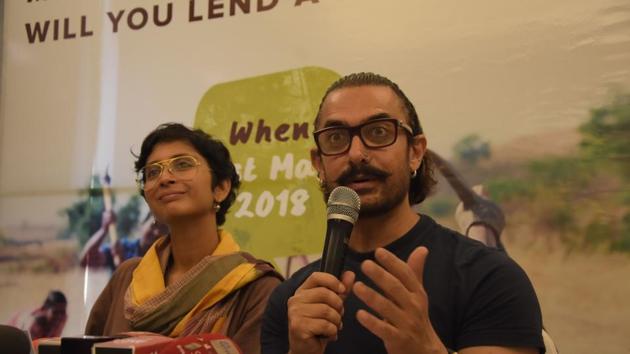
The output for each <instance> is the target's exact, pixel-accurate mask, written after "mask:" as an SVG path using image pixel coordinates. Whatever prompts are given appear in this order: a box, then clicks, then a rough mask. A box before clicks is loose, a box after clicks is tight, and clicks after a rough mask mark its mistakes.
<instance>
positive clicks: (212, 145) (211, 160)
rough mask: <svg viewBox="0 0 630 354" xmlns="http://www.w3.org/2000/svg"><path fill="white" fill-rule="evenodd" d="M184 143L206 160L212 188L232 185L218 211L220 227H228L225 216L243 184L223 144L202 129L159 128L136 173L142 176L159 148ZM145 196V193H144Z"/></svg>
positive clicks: (145, 144) (146, 145) (145, 146)
mask: <svg viewBox="0 0 630 354" xmlns="http://www.w3.org/2000/svg"><path fill="white" fill-rule="evenodd" d="M173 141H184V142H187V143H189V144H190V145H192V146H193V147H194V148H195V150H197V152H198V153H199V154H200V155H201V156H203V157H204V159H206V162H207V163H208V166H210V170H211V173H212V186H211V187H212V188H214V187H216V186H217V185H218V184H219V182H223V181H230V182H231V189H230V192H229V193H228V195H227V197H226V198H225V199H224V200H223V201H222V202H221V203H220V205H221V208H220V209H219V211H217V225H219V226H220V225H223V224H224V223H225V214H226V213H227V212H228V210H229V209H230V206H231V205H232V203H234V200H236V193H237V191H238V187H239V186H240V184H241V182H240V179H239V176H238V174H237V173H236V167H234V163H233V162H232V158H231V157H230V152H229V151H228V149H227V148H226V147H225V145H223V143H222V142H221V141H219V140H218V139H216V138H214V137H212V136H211V135H209V134H207V133H206V132H204V131H203V130H200V129H190V128H188V127H186V126H184V125H183V124H180V123H165V124H161V125H159V126H158V127H157V128H155V130H153V131H152V132H151V133H149V135H147V137H146V138H144V141H143V142H142V147H141V148H140V155H138V156H137V160H136V162H135V170H136V172H139V171H140V169H142V168H143V167H144V166H145V165H146V163H147V159H148V158H149V155H150V154H151V152H153V149H154V148H155V146H156V145H157V144H160V143H166V142H173ZM140 194H142V196H144V191H142V190H141V191H140Z"/></svg>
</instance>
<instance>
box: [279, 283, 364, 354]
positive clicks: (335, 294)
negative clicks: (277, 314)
mask: <svg viewBox="0 0 630 354" xmlns="http://www.w3.org/2000/svg"><path fill="white" fill-rule="evenodd" d="M353 283H354V273H352V272H349V271H346V272H344V273H343V275H342V276H341V281H340V280H339V279H337V278H336V277H335V276H333V275H331V274H327V273H322V272H315V273H313V274H311V275H310V276H309V277H308V278H307V279H306V281H305V282H304V283H302V285H301V286H300V287H299V288H298V289H297V290H296V291H295V294H294V295H293V296H292V297H291V298H289V301H288V303H287V305H288V310H287V313H288V319H289V348H290V350H289V353H291V354H322V353H323V352H324V350H325V349H326V345H327V344H328V342H329V341H331V340H335V339H336V338H337V332H338V331H339V329H341V326H342V323H341V318H342V316H343V301H344V299H345V297H346V295H347V294H348V293H349V291H350V289H352V284H353Z"/></svg>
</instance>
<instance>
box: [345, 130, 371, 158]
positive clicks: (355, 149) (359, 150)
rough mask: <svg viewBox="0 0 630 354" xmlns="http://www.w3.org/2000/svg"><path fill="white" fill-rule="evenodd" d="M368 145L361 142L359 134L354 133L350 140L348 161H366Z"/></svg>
mask: <svg viewBox="0 0 630 354" xmlns="http://www.w3.org/2000/svg"><path fill="white" fill-rule="evenodd" d="M367 150H368V147H367V146H365V144H363V141H361V138H360V137H359V135H355V136H353V137H352V139H351V140H350V149H349V150H348V157H349V158H350V161H352V162H355V163H361V162H366V161H367V160H368V151H367Z"/></svg>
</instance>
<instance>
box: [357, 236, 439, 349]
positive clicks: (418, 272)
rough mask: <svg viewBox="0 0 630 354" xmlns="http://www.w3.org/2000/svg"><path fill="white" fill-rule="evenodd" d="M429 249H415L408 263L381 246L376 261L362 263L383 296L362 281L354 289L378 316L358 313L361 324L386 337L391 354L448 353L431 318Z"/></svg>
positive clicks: (382, 338) (363, 268) (384, 340)
mask: <svg viewBox="0 0 630 354" xmlns="http://www.w3.org/2000/svg"><path fill="white" fill-rule="evenodd" d="M428 253H429V250H427V248H426V247H418V248H416V249H415V250H414V251H413V252H412V253H411V255H410V256H409V259H408V260H407V262H406V263H405V262H404V261H403V260H401V259H399V258H398V257H396V256H395V255H394V254H392V253H391V252H389V251H387V250H385V249H384V248H379V249H377V250H376V252H375V257H376V261H377V262H378V264H377V263H376V262H373V261H371V260H368V261H365V262H363V264H361V270H362V271H363V273H365V275H366V276H367V277H369V278H370V279H372V281H373V282H374V284H376V286H378V287H379V288H380V289H381V290H382V292H383V295H381V294H379V293H378V292H377V291H375V290H374V289H371V288H370V287H368V286H367V285H365V284H364V283H363V282H357V283H355V284H354V286H353V288H352V290H353V291H354V293H355V294H356V295H357V297H358V298H359V299H360V300H361V301H363V302H364V303H365V304H366V305H367V306H369V307H370V308H372V309H373V310H374V311H375V312H376V313H377V314H378V315H379V316H380V318H379V317H376V316H374V315H372V314H371V313H369V312H367V311H365V310H359V311H358V312H357V319H358V321H359V323H361V325H363V326H364V327H365V328H367V329H368V330H369V331H370V332H372V333H373V334H374V335H376V336H377V337H379V338H380V339H381V340H383V343H384V344H385V348H386V349H387V352H388V353H389V354H398V353H400V354H409V353H440V354H442V353H446V352H447V350H446V347H445V346H444V344H442V342H441V341H440V338H439V337H438V336H437V334H436V333H435V331H434V329H433V326H432V325H431V321H430V319H429V301H428V299H427V294H426V292H425V290H424V286H423V281H422V275H423V271H424V263H425V261H426V258H427V254H428Z"/></svg>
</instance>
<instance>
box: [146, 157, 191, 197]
mask: <svg viewBox="0 0 630 354" xmlns="http://www.w3.org/2000/svg"><path fill="white" fill-rule="evenodd" d="M199 165H201V163H199V161H197V159H196V158H194V157H193V156H177V157H173V158H170V159H167V160H162V161H158V162H154V163H151V164H149V165H146V166H144V167H143V168H141V169H140V171H138V175H137V177H136V182H137V183H138V187H140V189H142V190H144V191H146V190H148V189H151V188H153V187H155V186H156V185H157V181H158V180H159V179H160V176H162V174H163V173H164V170H165V169H166V170H168V172H170V173H171V174H172V175H173V176H174V177H176V178H178V179H183V180H191V179H193V178H194V177H195V174H196V173H197V166H199Z"/></svg>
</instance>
